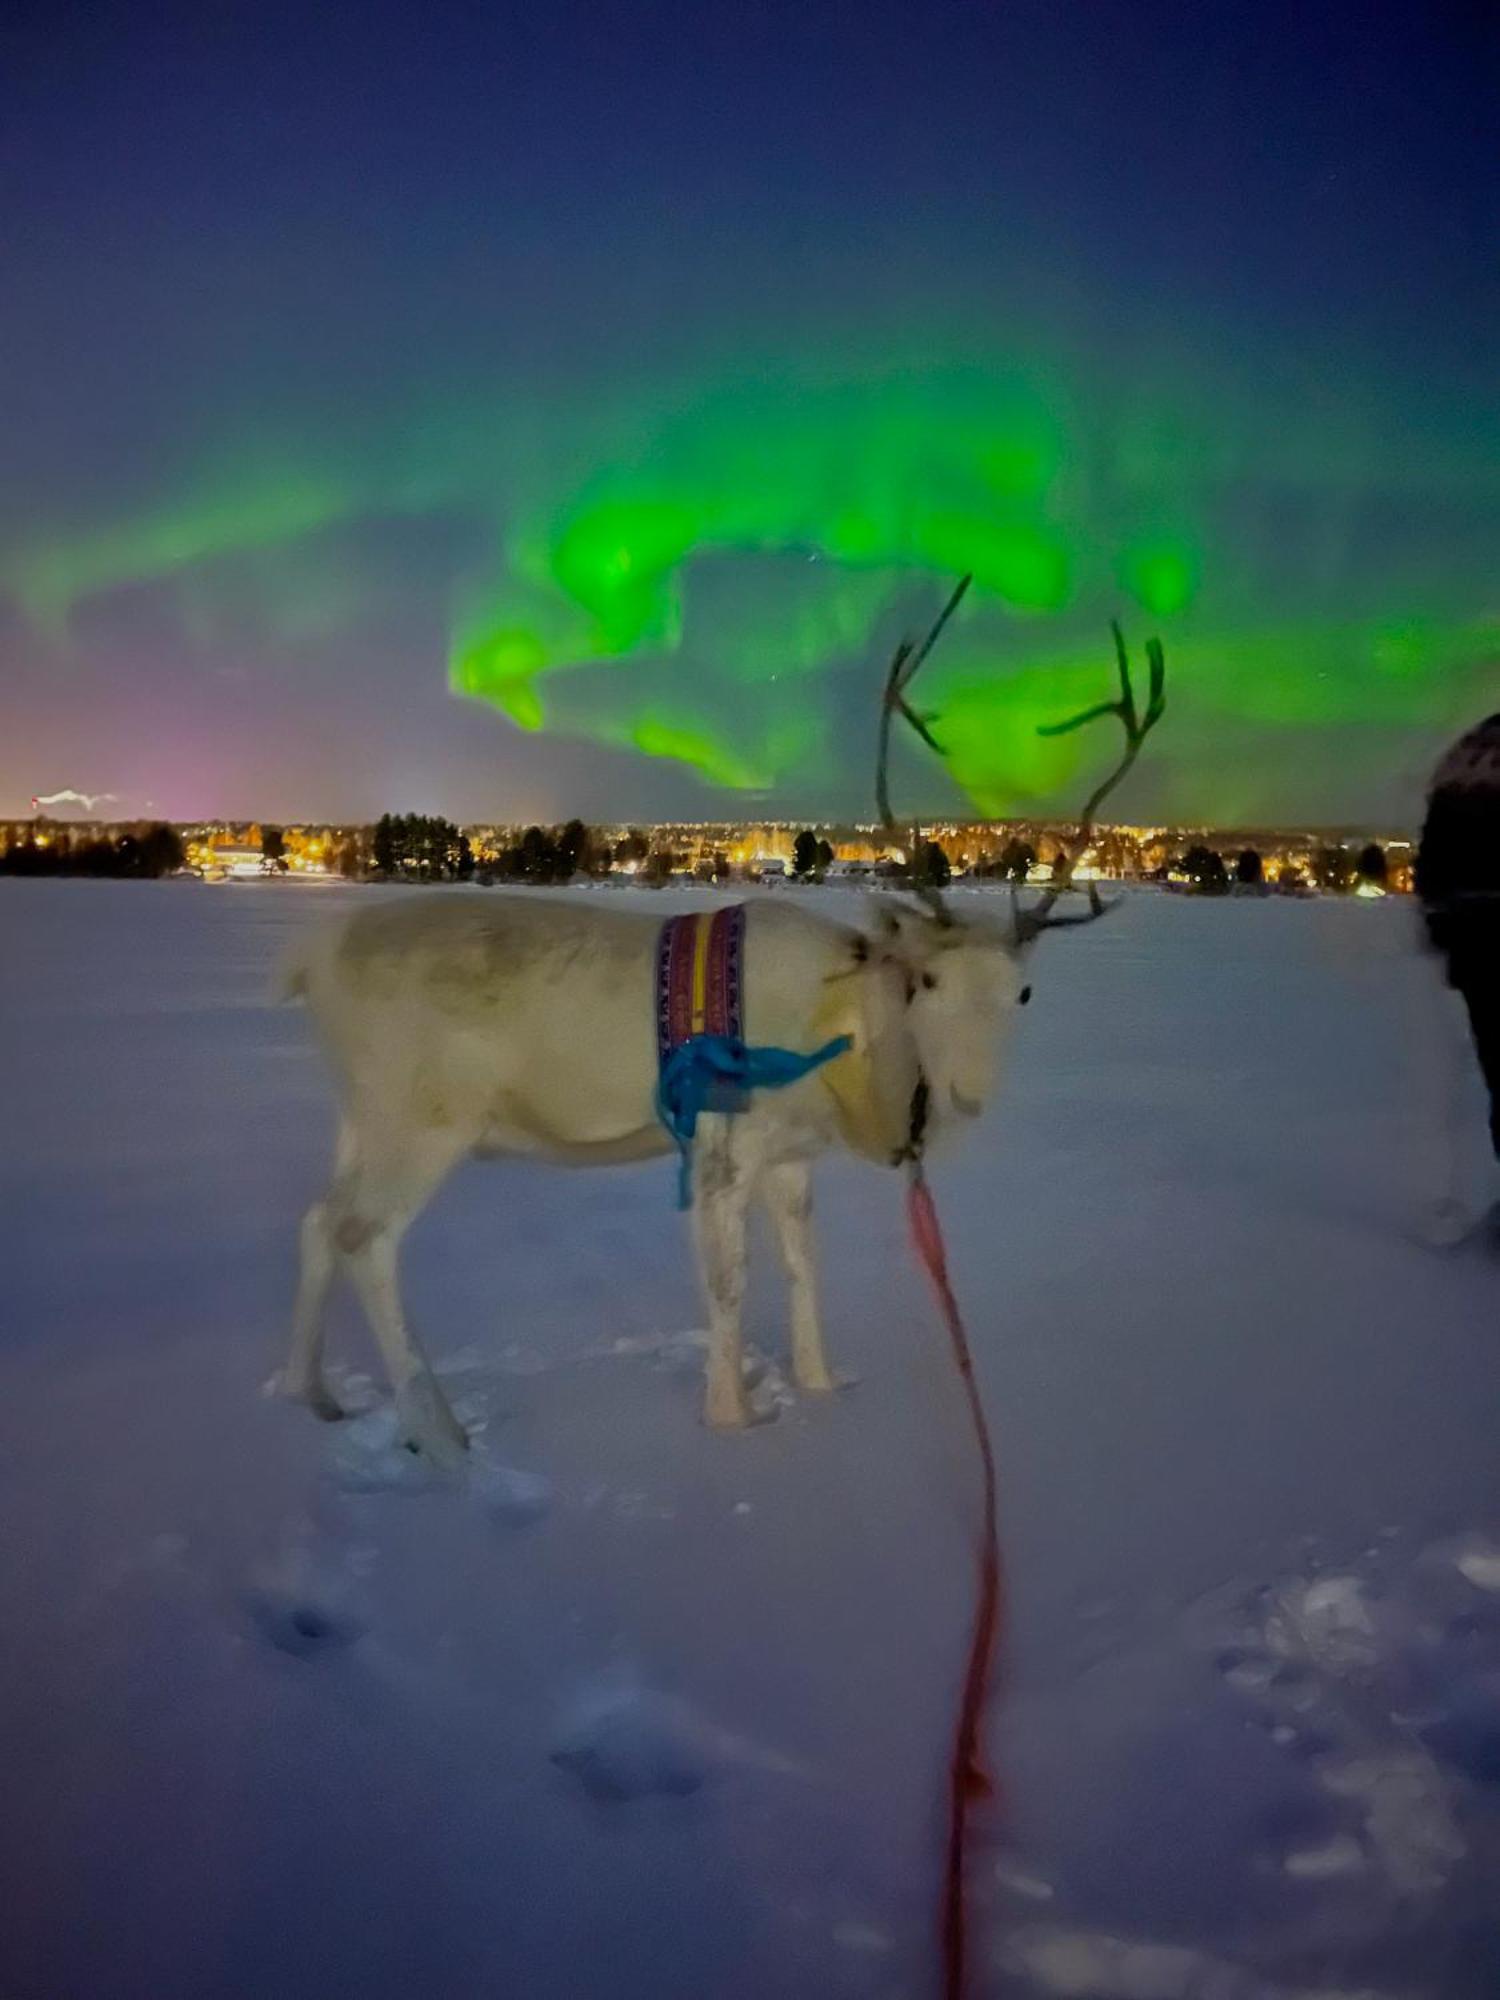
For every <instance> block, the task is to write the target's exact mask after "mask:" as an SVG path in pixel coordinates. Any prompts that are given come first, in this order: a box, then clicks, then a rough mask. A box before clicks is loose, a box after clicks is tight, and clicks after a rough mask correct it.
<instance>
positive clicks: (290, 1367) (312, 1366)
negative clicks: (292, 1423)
mask: <svg viewBox="0 0 1500 2000" xmlns="http://www.w3.org/2000/svg"><path fill="white" fill-rule="evenodd" d="M299 1241H300V1245H301V1267H300V1270H299V1272H298V1276H297V1300H296V1304H295V1305H294V1306H293V1307H292V1346H291V1352H290V1353H289V1354H288V1355H287V1359H286V1366H285V1367H284V1368H283V1369H282V1370H281V1372H280V1374H278V1375H275V1376H273V1377H272V1379H271V1382H270V1383H269V1384H268V1388H269V1389H271V1390H274V1391H275V1393H277V1394H278V1395H282V1396H286V1397H288V1398H290V1400H291V1401H292V1402H294V1403H306V1405H307V1407H308V1408H309V1409H310V1410H311V1411H312V1413H313V1415H314V1416H315V1417H321V1418H322V1420H323V1421H324V1423H330V1424H332V1423H337V1422H338V1420H339V1418H340V1417H342V1416H343V1415H344V1409H343V1406H342V1404H341V1403H340V1402H339V1400H338V1398H337V1397H336V1396H335V1395H334V1393H333V1391H332V1390H331V1389H330V1388H329V1386H328V1383H327V1381H326V1379H325V1378H324V1374H323V1334H324V1311H325V1308H326V1307H327V1304H328V1292H329V1288H330V1286H331V1285H332V1283H333V1275H334V1270H335V1267H336V1259H335V1252H334V1247H333V1240H332V1238H331V1236H330V1235H329V1230H328V1209H327V1205H326V1204H325V1203H324V1202H321V1201H319V1202H315V1203H314V1204H313V1206H312V1207H311V1208H310V1209H309V1210H308V1211H307V1213H306V1215H304V1216H303V1218H302V1229H301V1232H300V1237H299Z"/></svg>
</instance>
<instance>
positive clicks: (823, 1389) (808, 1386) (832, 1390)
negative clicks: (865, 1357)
mask: <svg viewBox="0 0 1500 2000" xmlns="http://www.w3.org/2000/svg"><path fill="white" fill-rule="evenodd" d="M793 1379H794V1380H795V1382H796V1384H797V1388H798V1390H799V1391H800V1393H801V1394H802V1395H804V1396H834V1395H837V1394H838V1392H839V1391H840V1390H841V1389H857V1388H858V1387H859V1377H858V1376H857V1375H846V1374H845V1373H844V1371H843V1370H842V1369H838V1370H837V1371H835V1372H834V1373H832V1374H830V1372H829V1371H828V1369H826V1368H821V1369H819V1370H818V1372H817V1373H816V1374H809V1375H797V1376H795V1377H794V1378H793Z"/></svg>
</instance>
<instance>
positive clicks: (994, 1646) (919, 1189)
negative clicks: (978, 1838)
mask: <svg viewBox="0 0 1500 2000" xmlns="http://www.w3.org/2000/svg"><path fill="white" fill-rule="evenodd" d="M906 1210H907V1218H908V1220H909V1222H910V1224H911V1235H912V1242H913V1244H914V1245H915V1247H916V1252H917V1255H918V1257H919V1258H920V1259H921V1261H922V1264H923V1266H924V1267H925V1269H926V1271H927V1275H928V1277H929V1278H931V1280H932V1288H933V1290H934V1291H935V1292H936V1293H937V1301H938V1306H939V1308H940V1309H941V1311H942V1315H943V1319H944V1322H945V1323H946V1325H947V1328H948V1337H949V1340H950V1341H951V1342H952V1346H953V1358H954V1361H955V1362H956V1363H957V1365H958V1372H959V1376H960V1378H961V1380H962V1382H963V1386H964V1395H965V1396H966V1397H967V1398H968V1404H969V1416H970V1419H971V1421H972V1423H973V1426H974V1437H975V1441H976V1443H977V1444H978V1447H979V1458H980V1463H981V1465H982V1466H983V1468H984V1525H983V1528H982V1530H981V1534H980V1542H979V1592H978V1599H977V1602H976V1604H975V1608H974V1629H973V1631H972V1633H971V1635H970V1638H969V1658H968V1664H967V1666H966V1667H965V1669H964V1684H963V1698H962V1700H961V1701H960V1703H959V1710H958V1726H957V1728H956V1729H955V1730H954V1734H953V1753H952V1757H951V1759H950V1762H949V1767H948V1782H949V1792H948V1848H947V1858H946V1862H945V1866H944V1871H943V1920H942V1939H943V1993H944V2000H964V1995H965V1994H966V1993H967V1991H968V1977H969V1951H968V1943H969V1939H968V1895H967V1891H968V1859H969V1855H968V1849H969V1831H970V1828H969V1820H970V1814H971V1810H972V1808H973V1807H974V1806H976V1805H978V1804H979V1803H980V1802H981V1801H983V1800H985V1799H988V1798H992V1797H993V1796H994V1793H995V1786H994V1783H993V1781H992V1779H991V1777H990V1774H989V1772H988V1770H987V1768H986V1765H985V1753H984V1716H985V1710H986V1708H987V1707H988V1705H989V1699H990V1688H991V1683H992V1681H993V1679H994V1674H995V1659H996V1654H997V1652H998V1650H999V1639H1000V1612H1001V1587H1000V1538H999V1534H998V1532H997V1530H996V1526H995V1508H996V1481H995V1454H994V1451H993V1449H992V1447H991V1445H990V1429H989V1425H988V1423H987V1422H986V1421H985V1414H984V1404H983V1403H982V1402H981V1401H980V1397H979V1387H978V1384H977V1383H976V1382H975V1380H974V1361H973V1356H972V1355H971V1354H970V1352H969V1340H968V1335H967V1334H966V1333H965V1332H964V1322H963V1315H962V1314H961V1313H960V1312H959V1309H958V1300H957V1299H956V1298H955V1297H954V1296H953V1286H952V1284H951V1283H950V1281H949V1277H948V1253H947V1250H946V1248H945V1247H944V1244H943V1232H942V1228H941V1226H940V1224H939V1222H938V1218H937V1210H936V1209H935V1208H934V1207H933V1204H932V1194H931V1192H930V1190H929V1189H928V1186H927V1182H926V1180H925V1178H924V1177H923V1173H922V1167H921V1162H920V1160H913V1161H912V1166H911V1180H910V1182H909V1184H908V1187H907V1194H906Z"/></svg>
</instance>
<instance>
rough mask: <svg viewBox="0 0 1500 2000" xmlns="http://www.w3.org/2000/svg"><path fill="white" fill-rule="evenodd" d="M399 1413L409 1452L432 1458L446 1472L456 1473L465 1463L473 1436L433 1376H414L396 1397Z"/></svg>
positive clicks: (403, 1435) (403, 1436)
mask: <svg viewBox="0 0 1500 2000" xmlns="http://www.w3.org/2000/svg"><path fill="white" fill-rule="evenodd" d="M396 1411H397V1415H398V1416H399V1417H400V1420H401V1435H402V1439H403V1441H404V1442H405V1444H406V1445H407V1447H408V1449H410V1450H412V1451H418V1452H420V1453H421V1454H422V1456H423V1457H424V1458H428V1459H431V1461H432V1463H433V1464H434V1465H436V1466H438V1467H439V1468H440V1469H441V1470H442V1471H444V1472H456V1471H457V1470H458V1469H459V1468H460V1467H461V1466H462V1465H463V1464H464V1462H465V1459H466V1458H467V1456H468V1451H469V1434H468V1432H467V1431H466V1430H465V1429H464V1427H463V1425H462V1424H461V1423H460V1422H459V1421H458V1418H457V1417H455V1416H454V1414H453V1412H452V1410H451V1409H449V1407H448V1399H447V1397H446V1396H445V1395H444V1394H443V1392H442V1390H441V1389H440V1388H439V1387H438V1385H437V1383H436V1382H435V1381H434V1380H433V1379H432V1377H431V1376H430V1375H416V1376H413V1378H412V1380H411V1381H410V1382H408V1383H407V1384H406V1386H405V1388H404V1389H403V1390H402V1391H401V1393H400V1395H399V1396H398V1397H397V1398H396Z"/></svg>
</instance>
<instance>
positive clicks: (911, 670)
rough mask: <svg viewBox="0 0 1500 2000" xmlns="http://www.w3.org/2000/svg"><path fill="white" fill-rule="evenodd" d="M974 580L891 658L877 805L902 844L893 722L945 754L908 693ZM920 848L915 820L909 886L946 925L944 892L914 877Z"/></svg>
mask: <svg viewBox="0 0 1500 2000" xmlns="http://www.w3.org/2000/svg"><path fill="white" fill-rule="evenodd" d="M973 581H974V579H973V577H972V576H965V577H961V578H960V579H959V581H958V584H957V586H956V587H955V589H954V592H953V595H952V596H951V597H950V598H949V599H948V602H947V603H946V604H945V605H944V606H943V608H942V610H941V611H940V612H939V613H938V615H937V617H936V618H935V619H934V620H933V622H932V625H931V628H930V629H929V631H928V634H927V637H926V638H925V639H924V640H923V641H922V643H921V645H920V646H914V645H913V644H912V642H911V640H910V639H903V640H902V641H901V644H900V645H899V646H898V647H897V648H896V650H895V652H894V654H893V655H892V656H891V667H890V672H889V673H888V674H887V675H886V677H885V694H884V696H883V697H882V699H881V703H880V737H879V742H878V744H877V748H876V753H875V805H876V809H877V811H878V812H879V814H880V821H881V824H882V826H884V828H885V830H886V832H887V833H889V834H892V835H895V836H897V837H899V838H900V839H901V840H902V841H903V842H904V841H906V839H907V836H906V835H905V834H904V833H903V832H902V831H901V828H900V827H899V826H898V825H897V824H896V815H895V814H894V813H893V812H892V811H891V793H890V763H891V719H892V717H893V716H896V715H901V716H904V717H905V719H906V721H907V722H909V723H910V724H911V726H912V728H913V729H914V730H915V731H916V732H917V734H918V736H920V737H921V739H922V741H923V742H924V743H925V744H926V745H927V747H928V749H929V750H936V752H937V753H938V755H939V756H940V757H941V756H942V755H943V746H942V745H941V743H939V742H938V740H937V738H936V737H935V736H934V735H933V733H932V730H931V729H930V728H929V726H928V725H929V723H930V722H931V720H932V718H931V717H930V716H925V715H922V714H919V713H918V711H917V710H916V709H914V708H913V707H912V705H911V703H910V702H909V701H908V700H907V699H906V690H907V689H908V688H909V687H910V686H911V684H912V681H913V679H914V678H915V677H916V672H917V669H918V668H919V667H920V666H921V664H922V662H923V661H924V660H925V659H926V658H927V655H928V654H929V653H930V652H931V651H932V649H933V647H934V646H935V645H936V644H937V641H938V638H939V636H940V634H941V632H942V630H943V627H944V626H945V625H946V624H947V623H948V620H949V619H950V618H951V617H952V616H953V614H954V612H955V611H956V610H957V609H958V607H959V605H960V604H961V603H962V601H963V595H964V592H965V591H966V590H967V589H968V587H969V585H970V584H971V583H972V582H973ZM920 847H921V828H920V827H919V826H918V825H917V824H916V823H915V821H914V822H913V824H912V829H911V838H910V844H909V847H908V852H909V854H910V855H911V857H912V861H909V862H908V864H907V874H908V882H907V886H908V887H909V888H910V889H911V891H912V893H913V894H914V895H917V896H920V897H921V899H922V901H923V902H924V903H925V904H926V906H927V908H928V909H929V910H931V912H932V914H933V915H934V916H935V917H936V918H937V919H938V920H939V922H941V923H945V924H946V923H951V922H952V921H953V919H952V917H951V915H950V913H949V910H948V906H947V904H946V903H945V902H944V901H943V898H942V892H941V891H940V890H938V889H937V888H935V887H934V886H933V884H932V883H930V882H918V881H917V880H916V879H915V878H914V877H913V876H912V874H911V867H912V862H914V861H915V859H916V856H917V854H918V853H919V851H920Z"/></svg>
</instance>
